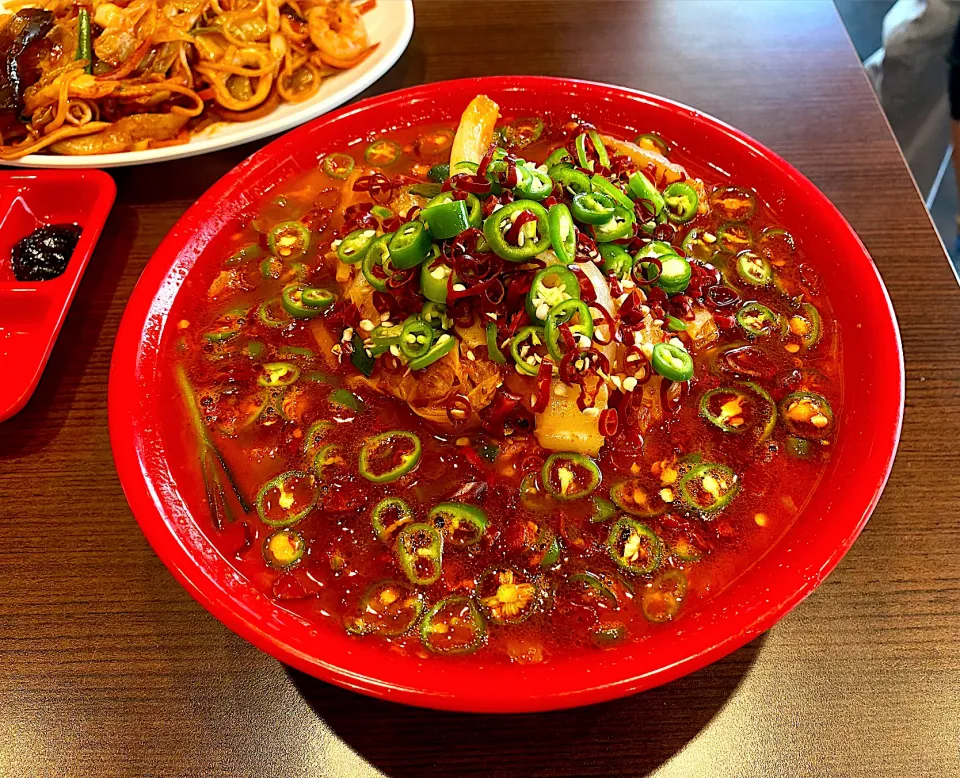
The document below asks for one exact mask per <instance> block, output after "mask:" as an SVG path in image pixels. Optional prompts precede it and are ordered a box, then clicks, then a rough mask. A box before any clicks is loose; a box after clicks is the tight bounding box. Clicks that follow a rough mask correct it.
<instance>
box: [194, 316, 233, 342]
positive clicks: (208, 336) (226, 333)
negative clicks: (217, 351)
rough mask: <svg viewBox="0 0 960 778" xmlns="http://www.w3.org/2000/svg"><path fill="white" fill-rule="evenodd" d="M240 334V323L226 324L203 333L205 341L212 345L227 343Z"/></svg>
mask: <svg viewBox="0 0 960 778" xmlns="http://www.w3.org/2000/svg"><path fill="white" fill-rule="evenodd" d="M239 334H240V323H239V322H236V321H233V322H226V323H224V324H221V325H219V326H217V327H214V328H212V329H209V330H207V331H206V332H205V333H203V337H204V339H205V340H208V341H210V342H211V343H226V342H227V341H228V340H231V339H232V338H235V337H237V335H239Z"/></svg>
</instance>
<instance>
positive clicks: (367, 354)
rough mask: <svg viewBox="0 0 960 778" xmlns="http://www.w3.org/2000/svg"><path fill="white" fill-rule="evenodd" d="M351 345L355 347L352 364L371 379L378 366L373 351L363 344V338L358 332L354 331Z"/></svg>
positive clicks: (351, 357)
mask: <svg viewBox="0 0 960 778" xmlns="http://www.w3.org/2000/svg"><path fill="white" fill-rule="evenodd" d="M350 343H351V345H352V346H353V353H352V354H351V355H350V364H351V365H353V366H354V367H355V368H357V370H359V371H360V372H361V373H363V374H364V375H365V376H366V377H367V378H369V377H370V376H372V375H373V369H374V368H375V367H376V364H377V363H376V362H375V361H374V358H373V350H372V349H368V348H367V346H366V344H365V343H364V342H363V337H362V336H361V335H360V332H359V331H357V330H354V332H353V338H352V339H351V342H350Z"/></svg>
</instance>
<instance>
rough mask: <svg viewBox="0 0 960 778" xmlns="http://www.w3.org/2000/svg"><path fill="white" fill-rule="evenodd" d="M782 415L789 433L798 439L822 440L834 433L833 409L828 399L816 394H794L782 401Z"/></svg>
mask: <svg viewBox="0 0 960 778" xmlns="http://www.w3.org/2000/svg"><path fill="white" fill-rule="evenodd" d="M780 413H781V415H782V416H783V423H784V424H785V425H786V427H787V431H788V432H789V433H790V434H791V435H793V436H795V437H798V438H809V439H811V440H820V439H822V438H826V437H829V435H830V433H831V432H833V409H832V408H831V407H830V403H829V402H828V401H827V398H826V397H824V396H823V395H821V394H817V393H816V392H794V393H793V394H788V395H787V396H786V397H784V398H783V400H781V401H780Z"/></svg>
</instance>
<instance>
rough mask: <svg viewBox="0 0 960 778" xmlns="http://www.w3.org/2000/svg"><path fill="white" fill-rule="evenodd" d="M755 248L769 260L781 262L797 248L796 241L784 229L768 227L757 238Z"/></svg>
mask: <svg viewBox="0 0 960 778" xmlns="http://www.w3.org/2000/svg"><path fill="white" fill-rule="evenodd" d="M757 250H758V251H759V252H760V253H761V254H763V256H765V257H766V258H767V259H769V260H770V261H771V262H774V261H776V262H783V261H785V260H786V258H787V257H789V256H790V255H791V254H793V252H794V251H796V250H797V243H796V241H795V240H794V239H793V235H791V234H790V233H789V232H787V231H786V230H784V229H782V228H780V227H768V228H767V229H765V230H764V231H763V232H761V233H760V237H758V238H757Z"/></svg>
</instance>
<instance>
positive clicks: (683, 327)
mask: <svg viewBox="0 0 960 778" xmlns="http://www.w3.org/2000/svg"><path fill="white" fill-rule="evenodd" d="M667 329H668V330H669V331H670V332H686V331H687V330H689V329H690V322H687V321H684V320H683V319H678V318H677V317H676V316H667Z"/></svg>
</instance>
